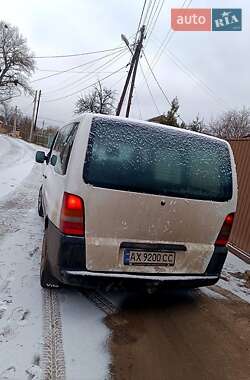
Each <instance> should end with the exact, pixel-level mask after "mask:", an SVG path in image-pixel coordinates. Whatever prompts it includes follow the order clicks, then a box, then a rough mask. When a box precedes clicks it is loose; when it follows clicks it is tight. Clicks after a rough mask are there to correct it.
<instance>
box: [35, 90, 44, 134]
mask: <svg viewBox="0 0 250 380" xmlns="http://www.w3.org/2000/svg"><path fill="white" fill-rule="evenodd" d="M41 93H42V91H41V90H39V94H38V101H37V107H36V118H35V123H34V131H35V129H36V122H37V116H38V111H39V106H40V99H41Z"/></svg>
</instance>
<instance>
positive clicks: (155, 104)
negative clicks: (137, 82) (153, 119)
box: [140, 63, 160, 115]
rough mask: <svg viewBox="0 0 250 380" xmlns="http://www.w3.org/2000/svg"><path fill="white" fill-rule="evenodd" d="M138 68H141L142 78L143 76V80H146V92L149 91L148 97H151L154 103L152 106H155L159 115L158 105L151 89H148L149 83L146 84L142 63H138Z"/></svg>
mask: <svg viewBox="0 0 250 380" xmlns="http://www.w3.org/2000/svg"><path fill="white" fill-rule="evenodd" d="M140 69H141V72H142V76H143V78H144V80H145V82H146V85H147V88H148V92H149V94H150V97H151V99H152V102H153V104H154V106H155V109H156V112H157V113H158V114H159V115H160V110H159V108H158V106H157V103H156V101H155V98H154V96H153V93H152V91H151V89H150V86H149V84H148V80H147V78H146V75H145V73H144V70H143V67H142V64H141V63H140Z"/></svg>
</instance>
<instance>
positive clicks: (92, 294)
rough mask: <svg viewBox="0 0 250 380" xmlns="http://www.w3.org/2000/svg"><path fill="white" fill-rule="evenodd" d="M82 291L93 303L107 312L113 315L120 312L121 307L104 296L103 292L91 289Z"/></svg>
mask: <svg viewBox="0 0 250 380" xmlns="http://www.w3.org/2000/svg"><path fill="white" fill-rule="evenodd" d="M82 293H83V294H84V295H85V297H86V298H87V299H88V300H89V301H91V302H93V304H94V305H95V306H97V307H98V308H99V309H100V310H102V311H103V312H104V313H105V314H107V315H112V314H117V313H118V312H119V308H118V307H117V306H115V305H114V304H113V303H112V302H111V301H110V300H108V299H107V298H106V297H104V296H103V295H102V294H101V293H99V292H97V291H95V290H89V289H88V290H84V291H82Z"/></svg>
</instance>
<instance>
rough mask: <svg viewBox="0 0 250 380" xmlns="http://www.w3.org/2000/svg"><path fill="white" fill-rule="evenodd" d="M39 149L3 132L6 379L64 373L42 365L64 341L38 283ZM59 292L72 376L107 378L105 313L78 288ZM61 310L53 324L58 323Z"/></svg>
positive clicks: (2, 364) (1, 306)
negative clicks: (51, 337)
mask: <svg viewBox="0 0 250 380" xmlns="http://www.w3.org/2000/svg"><path fill="white" fill-rule="evenodd" d="M34 155H35V148H34V147H33V146H32V145H29V144H26V143H25V142H23V141H18V140H15V139H12V138H8V137H5V136H1V135H0V170H1V171H0V173H1V180H0V352H1V354H0V379H1V380H3V379H17V380H23V379H28V380H30V379H42V378H46V380H47V379H53V380H54V379H58V380H59V379H60V380H61V379H63V378H65V377H64V373H63V376H61V374H58V376H57V377H53V376H54V374H53V373H52V377H48V376H47V377H45V376H42V372H41V369H42V368H43V369H44V373H46V374H48V373H49V371H50V368H49V366H50V364H51V363H50V362H49V360H50V353H49V350H50V349H51V347H54V346H55V344H58V341H57V342H56V343H52V345H51V343H50V342H48V339H47V338H48V337H46V336H45V335H46V334H47V332H48V331H49V323H50V322H49V321H48V320H47V319H48V318H47V317H48V315H49V313H51V309H49V311H48V310H47V309H45V307H46V304H48V302H50V296H49V292H46V291H43V290H42V289H41V288H40V284H39V262H40V252H41V244H42V235H43V223H42V220H41V218H39V217H38V215H37V212H36V202H37V191H38V188H39V183H40V179H41V168H40V166H39V165H36V164H35V163H34ZM12 185H13V186H12ZM56 298H57V299H58V305H59V308H60V313H61V325H62V326H61V328H62V331H61V334H62V338H63V343H62V344H60V342H59V347H58V350H59V351H58V352H59V354H60V355H63V359H64V360H65V376H66V378H67V379H72V380H78V379H79V380H80V379H81V380H83V379H86V380H92V379H93V380H95V379H105V378H106V377H107V373H108V366H109V360H110V359H109V354H108V350H107V339H108V336H109V331H108V329H107V327H106V326H105V325H104V323H103V321H102V320H103V317H104V315H105V314H104V313H103V312H102V311H101V310H99V309H97V308H96V306H95V305H94V304H93V303H91V302H90V301H88V300H87V299H86V297H84V295H83V294H81V293H79V292H77V291H72V292H71V291H69V290H60V291H57V292H56ZM56 302H57V301H56ZM55 313H56V314H55V315H54V318H55V319H54V320H53V321H52V324H53V323H57V322H56V318H57V317H58V313H57V311H56V312H55ZM52 316H53V313H52ZM53 344H54V346H53ZM58 352H57V353H58Z"/></svg>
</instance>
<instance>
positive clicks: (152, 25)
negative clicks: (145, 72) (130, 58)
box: [145, 0, 165, 47]
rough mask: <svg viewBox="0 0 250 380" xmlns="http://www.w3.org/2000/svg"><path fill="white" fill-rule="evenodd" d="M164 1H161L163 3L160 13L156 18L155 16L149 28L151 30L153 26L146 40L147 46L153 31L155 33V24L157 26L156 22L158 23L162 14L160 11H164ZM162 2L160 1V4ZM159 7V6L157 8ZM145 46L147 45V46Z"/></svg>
mask: <svg viewBox="0 0 250 380" xmlns="http://www.w3.org/2000/svg"><path fill="white" fill-rule="evenodd" d="M164 1H165V0H162V2H161V5H160V8H159V11H158V13H157V16H156V18H155V20H154V21H153V22H152V24H151V25H150V26H149V28H148V29H149V30H150V27H151V31H150V32H149V35H148V36H147V42H146V46H147V44H148V41H149V39H150V37H151V35H152V33H153V31H154V28H155V26H156V23H157V21H158V18H159V16H160V13H161V11H162V8H163V5H164ZM159 4H160V2H159V3H158V5H159ZM157 9H158V8H157ZM146 46H145V47H146Z"/></svg>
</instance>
